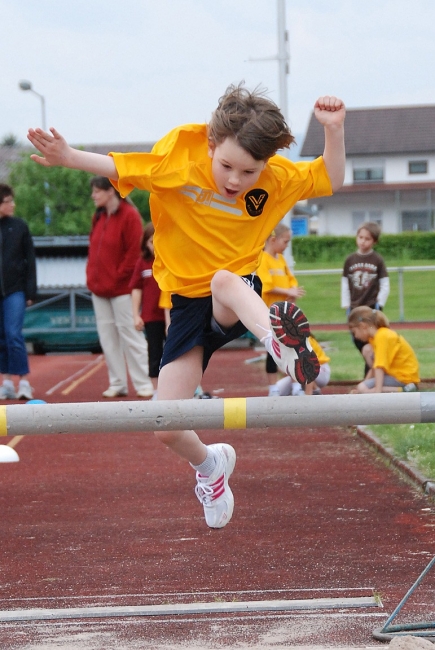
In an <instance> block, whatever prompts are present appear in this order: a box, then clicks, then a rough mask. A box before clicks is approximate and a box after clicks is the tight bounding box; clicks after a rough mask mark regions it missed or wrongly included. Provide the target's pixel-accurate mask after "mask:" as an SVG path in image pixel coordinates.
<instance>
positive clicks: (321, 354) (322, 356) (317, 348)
mask: <svg viewBox="0 0 435 650" xmlns="http://www.w3.org/2000/svg"><path fill="white" fill-rule="evenodd" d="M308 340H309V342H310V343H311V347H312V348H313V350H314V352H315V353H316V356H317V358H318V360H319V363H320V365H321V366H323V364H324V363H329V362H330V360H331V359H330V358H329V357H328V356H327V354H326V352H325V350H324V349H323V348H322V346H321V345H320V343H319V342H318V341H317V339H315V338H314V336H309V337H308Z"/></svg>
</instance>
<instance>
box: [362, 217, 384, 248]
mask: <svg viewBox="0 0 435 650" xmlns="http://www.w3.org/2000/svg"><path fill="white" fill-rule="evenodd" d="M363 228H364V230H368V231H369V233H370V234H371V236H372V237H373V241H374V242H375V244H376V243H377V242H378V241H379V237H380V236H381V227H380V225H379V224H378V223H375V222H374V221H365V222H364V223H362V224H361V225H360V227H359V228H358V230H357V231H356V234H357V235H358V234H359V232H360V230H362V229H363Z"/></svg>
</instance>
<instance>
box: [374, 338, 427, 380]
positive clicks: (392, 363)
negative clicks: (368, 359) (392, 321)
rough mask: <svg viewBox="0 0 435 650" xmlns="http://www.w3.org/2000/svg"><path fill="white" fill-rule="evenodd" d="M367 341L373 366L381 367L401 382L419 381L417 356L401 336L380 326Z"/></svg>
mask: <svg viewBox="0 0 435 650" xmlns="http://www.w3.org/2000/svg"><path fill="white" fill-rule="evenodd" d="M369 343H371V345H372V347H373V352H374V362H373V368H382V370H383V371H384V372H385V373H386V374H387V375H391V377H394V378H395V379H397V381H400V382H402V383H403V384H410V383H415V384H416V383H418V382H419V381H420V377H419V367H418V361H417V357H416V356H415V352H414V350H413V349H412V347H411V346H410V345H409V343H408V341H406V340H405V339H404V338H403V336H400V334H398V333H397V332H395V331H394V330H391V329H390V328H389V327H380V328H379V329H377V330H376V334H375V335H374V337H373V338H370V339H369Z"/></svg>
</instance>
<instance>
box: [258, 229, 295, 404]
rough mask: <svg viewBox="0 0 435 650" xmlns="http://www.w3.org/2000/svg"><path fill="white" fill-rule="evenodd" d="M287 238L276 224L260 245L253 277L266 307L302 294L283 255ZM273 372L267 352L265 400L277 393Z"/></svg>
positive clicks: (286, 234)
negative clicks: (266, 394) (266, 391)
mask: <svg viewBox="0 0 435 650" xmlns="http://www.w3.org/2000/svg"><path fill="white" fill-rule="evenodd" d="M290 239H291V231H290V228H289V227H288V226H286V225H285V224H283V223H279V224H278V225H277V226H276V227H275V229H274V230H273V232H272V234H271V235H269V237H268V238H267V240H266V243H265V245H264V250H263V253H262V255H261V260H260V266H259V267H258V269H257V275H258V277H259V278H260V280H261V283H262V289H261V297H262V298H263V300H264V302H265V303H266V305H267V306H268V307H270V306H271V305H272V304H273V303H274V302H277V301H279V300H290V301H291V302H296V299H297V298H300V297H301V296H304V295H305V290H304V288H303V287H299V286H298V281H297V280H296V278H295V276H294V275H293V273H292V272H291V271H290V269H289V268H288V266H287V262H286V261H285V258H284V255H283V253H284V251H285V249H286V248H287V246H288V245H289V242H290ZM277 372H278V366H277V365H276V363H275V361H274V360H273V358H272V356H271V355H270V353H269V352H267V356H266V374H267V379H268V383H269V397H272V396H273V395H279V394H280V393H279V390H278V388H277V386H276V378H277ZM296 383H297V382H296ZM298 385H299V384H298ZM301 391H302V388H301ZM302 392H303V391H302Z"/></svg>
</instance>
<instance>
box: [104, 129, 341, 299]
mask: <svg viewBox="0 0 435 650" xmlns="http://www.w3.org/2000/svg"><path fill="white" fill-rule="evenodd" d="M110 155H111V156H112V157H113V160H114V162H115V166H116V169H117V172H118V176H119V178H118V181H116V182H114V181H112V182H113V185H114V186H115V187H116V189H117V190H118V191H119V192H120V194H121V195H122V196H126V195H127V194H128V193H129V192H131V190H132V189H133V188H135V187H137V188H139V189H141V190H148V191H149V192H150V193H151V195H150V208H151V218H152V221H153V224H154V227H155V233H154V251H155V261H154V267H153V272H154V276H155V278H156V280H157V282H158V284H159V287H160V289H161V290H162V291H169V292H171V293H178V294H181V295H183V296H187V297H200V296H208V295H210V294H211V290H210V282H211V280H212V278H213V276H214V274H215V273H216V271H218V270H219V269H226V270H228V271H231V272H233V273H236V274H237V275H247V274H248V273H252V272H253V271H255V269H256V268H257V266H258V264H259V260H260V255H261V252H262V249H263V247H264V243H265V241H266V239H267V237H269V235H270V233H271V232H272V230H273V229H274V227H275V226H276V225H277V224H278V223H279V222H280V221H281V219H282V217H283V215H284V214H286V213H287V212H288V211H289V210H290V208H291V207H292V206H293V205H294V204H295V203H296V202H297V201H299V200H302V199H307V198H310V197H317V196H327V195H330V194H332V189H331V183H330V180H329V176H328V173H327V171H326V167H325V164H324V162H323V158H321V157H320V158H317V159H316V160H314V161H310V162H298V163H293V162H291V161H290V160H288V159H287V158H284V157H283V156H279V155H275V156H272V157H271V158H270V159H269V160H268V162H267V163H266V165H265V167H264V169H263V171H262V172H261V174H260V177H259V179H258V181H257V183H256V184H255V186H254V187H252V188H251V189H249V190H248V191H247V192H245V193H244V194H243V195H242V196H240V197H237V198H226V197H223V196H221V195H220V194H219V193H218V191H217V187H216V184H215V182H214V179H213V176H212V170H211V169H212V168H211V163H212V161H211V158H210V156H209V153H208V135H207V125H206V124H188V125H185V126H181V127H178V128H176V129H174V130H172V131H171V132H170V133H168V134H167V135H166V136H165V137H163V138H162V139H161V140H159V141H158V142H157V143H156V144H155V145H154V147H153V149H152V151H151V152H150V153H113V152H112V153H111V154H110Z"/></svg>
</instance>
